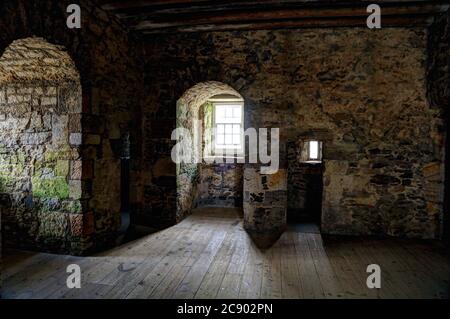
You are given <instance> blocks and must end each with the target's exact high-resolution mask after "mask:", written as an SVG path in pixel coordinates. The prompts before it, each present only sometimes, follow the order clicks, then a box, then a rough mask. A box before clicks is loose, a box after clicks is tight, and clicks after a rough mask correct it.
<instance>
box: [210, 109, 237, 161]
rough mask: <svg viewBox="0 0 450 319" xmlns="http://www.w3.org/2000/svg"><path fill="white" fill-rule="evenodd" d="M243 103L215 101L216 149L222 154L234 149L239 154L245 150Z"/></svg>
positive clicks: (216, 151)
mask: <svg viewBox="0 0 450 319" xmlns="http://www.w3.org/2000/svg"><path fill="white" fill-rule="evenodd" d="M242 108H243V103H241V102H222V103H214V128H215V136H214V137H215V138H214V151H215V153H220V154H222V153H223V152H226V151H227V150H233V152H236V153H237V154H240V153H242V150H243V129H242V127H243V125H242V124H243V123H242V122H243V116H242V115H243V114H242V113H243V112H242Z"/></svg>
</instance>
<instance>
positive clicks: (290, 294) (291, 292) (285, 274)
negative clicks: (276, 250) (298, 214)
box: [280, 230, 303, 299]
mask: <svg viewBox="0 0 450 319" xmlns="http://www.w3.org/2000/svg"><path fill="white" fill-rule="evenodd" d="M294 238H295V237H294V236H293V233H292V230H287V231H286V232H285V233H284V234H283V235H282V236H281V238H280V243H281V252H280V253H281V256H282V258H281V295H282V298H284V299H297V298H302V297H303V289H302V279H301V278H300V274H299V272H298V267H297V256H296V252H295V244H294V240H293V239H294Z"/></svg>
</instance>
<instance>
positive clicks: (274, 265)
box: [261, 241, 282, 299]
mask: <svg viewBox="0 0 450 319" xmlns="http://www.w3.org/2000/svg"><path fill="white" fill-rule="evenodd" d="M279 249H280V242H279V241H277V242H276V243H275V244H274V245H273V246H272V247H270V248H269V249H267V250H266V251H265V252H264V253H263V256H264V263H263V274H262V275H263V278H262V283H261V298H268V299H275V298H281V296H282V294H281V255H280V251H279Z"/></svg>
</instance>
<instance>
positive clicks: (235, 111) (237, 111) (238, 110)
mask: <svg viewBox="0 0 450 319" xmlns="http://www.w3.org/2000/svg"><path fill="white" fill-rule="evenodd" d="M233 117H235V118H238V119H240V118H241V108H240V107H235V108H234V109H233Z"/></svg>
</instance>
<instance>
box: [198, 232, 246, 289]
mask: <svg viewBox="0 0 450 319" xmlns="http://www.w3.org/2000/svg"><path fill="white" fill-rule="evenodd" d="M234 236H235V230H234V229H230V230H229V231H228V232H227V234H226V237H225V240H224V241H223V243H222V245H221V247H220V249H219V251H218V253H217V255H216V256H215V258H214V261H213V262H212V264H211V266H210V267H209V269H208V272H207V273H206V275H205V277H204V278H203V280H202V282H201V284H200V287H199V289H198V291H197V293H196V294H195V298H215V297H216V296H217V293H218V292H219V288H220V285H221V283H222V281H223V277H224V276H225V272H226V270H227V268H228V265H229V264H230V260H231V257H232V255H233V250H234V249H235V246H236V242H237V240H236V238H235V237H234Z"/></svg>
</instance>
